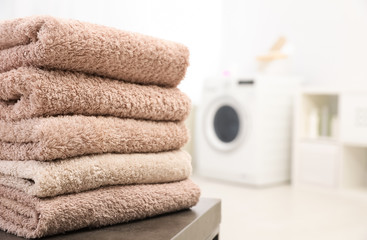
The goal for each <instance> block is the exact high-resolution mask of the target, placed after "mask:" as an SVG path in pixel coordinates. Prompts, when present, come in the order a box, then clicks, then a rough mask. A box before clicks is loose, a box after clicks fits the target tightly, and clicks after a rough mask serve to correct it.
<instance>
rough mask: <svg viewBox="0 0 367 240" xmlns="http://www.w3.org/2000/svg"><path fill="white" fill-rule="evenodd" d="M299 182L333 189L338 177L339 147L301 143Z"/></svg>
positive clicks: (326, 144) (327, 144)
mask: <svg viewBox="0 0 367 240" xmlns="http://www.w3.org/2000/svg"><path fill="white" fill-rule="evenodd" d="M299 161H300V164H299V172H300V176H299V177H300V181H301V182H302V183H305V184H316V185H322V186H326V187H335V186H336V185H337V177H338V166H339V165H338V163H339V146H338V145H335V144H329V143H318V142H316V143H315V142H303V143H300V146H299Z"/></svg>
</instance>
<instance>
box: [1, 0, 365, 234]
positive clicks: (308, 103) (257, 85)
mask: <svg viewBox="0 0 367 240" xmlns="http://www.w3.org/2000/svg"><path fill="white" fill-rule="evenodd" d="M30 15H52V16H55V17H63V18H73V19H78V20H82V21H88V22H92V23H97V24H103V25H107V26H111V27H116V28H119V29H124V30H129V31H134V32H140V33H143V34H147V35H152V36H155V37H159V38H163V39H168V40H172V41H176V42H181V43H183V44H185V45H186V46H188V48H189V50H190V67H189V69H188V71H187V74H186V78H185V80H184V81H183V82H182V83H181V84H180V85H179V88H180V89H181V90H182V91H183V92H185V93H186V94H187V95H188V96H189V97H190V98H191V99H192V102H193V111H192V114H191V116H190V118H189V119H188V120H187V121H188V126H189V128H190V129H191V132H192V136H191V142H190V143H189V145H188V146H187V149H188V150H189V151H190V153H191V154H192V156H193V165H194V168H195V169H194V178H195V180H196V181H197V182H198V183H199V185H200V187H201V189H202V196H204V197H205V196H208V197H217V198H221V199H222V204H223V208H222V209H223V212H222V213H223V218H222V223H221V238H222V239H333V240H334V239H367V59H366V56H367V44H366V43H367V0H350V1H346V0H334V1H332V0H322V1H317V0H308V1H306V0H297V1H291V0H275V1H274V0H212V1H209V0H201V1H194V0H186V1H178V0H157V1H149V0H137V1H119V0H104V1H98V0H89V1H87V0H78V1H75V0H64V1H56V0H2V1H1V2H0V20H5V19H11V18H17V17H24V16H30Z"/></svg>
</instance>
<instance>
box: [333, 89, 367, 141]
mask: <svg viewBox="0 0 367 240" xmlns="http://www.w3.org/2000/svg"><path fill="white" fill-rule="evenodd" d="M340 111H341V115H342V116H343V120H342V122H341V141H342V142H344V143H346V144H358V145H365V146H367V94H361V93H345V94H343V95H342V96H341V104H340Z"/></svg>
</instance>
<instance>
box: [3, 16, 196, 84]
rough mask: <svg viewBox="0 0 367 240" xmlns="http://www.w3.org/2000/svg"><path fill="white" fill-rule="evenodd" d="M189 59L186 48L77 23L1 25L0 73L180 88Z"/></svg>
mask: <svg viewBox="0 0 367 240" xmlns="http://www.w3.org/2000/svg"><path fill="white" fill-rule="evenodd" d="M188 58H189V51H188V49H187V48H186V47H185V46H184V45H182V44H178V43H174V42H171V41H166V40H162V39H157V38H154V37H150V36H145V35H142V34H138V33H133V32H127V31H122V30H118V29H115V28H110V27H105V26H100V25H95V24H91V23H85V22H80V21H77V20H66V19H57V18H53V17H48V16H46V17H39V16H36V17H27V18H18V19H14V20H7V21H2V22H0V72H4V71H9V70H11V69H14V68H17V67H20V66H35V67H42V68H48V69H59V70H71V71H80V72H85V73H90V74H96V75H99V76H105V77H110V78H115V79H119V80H124V81H127V82H132V83H139V84H155V85H159V86H164V87H175V86H177V85H178V84H179V83H180V81H181V80H182V79H183V78H184V76H185V73H186V69H187V67H188V65H189V61H188Z"/></svg>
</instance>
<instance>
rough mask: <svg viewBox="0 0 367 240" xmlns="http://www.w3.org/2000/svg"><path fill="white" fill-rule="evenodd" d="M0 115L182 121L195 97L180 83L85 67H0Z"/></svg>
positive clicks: (18, 118) (12, 116) (16, 118)
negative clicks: (95, 72)
mask: <svg viewBox="0 0 367 240" xmlns="http://www.w3.org/2000/svg"><path fill="white" fill-rule="evenodd" d="M0 83H1V84H0V118H1V119H6V120H20V119H24V118H34V117H42V116H51V115H67V114H81V115H110V116H116V117H122V118H134V119H147V120H164V121H181V120H184V119H185V118H186V116H187V115H188V113H189V111H190V99H189V98H188V97H187V96H186V95H185V94H184V93H182V92H181V91H180V90H179V89H177V88H163V87H158V86H155V85H150V86H144V85H137V84H131V83H125V82H123V81H118V80H112V79H108V78H100V77H95V76H90V75H86V74H82V73H73V72H63V71H45V70H41V69H36V68H30V67H21V68H18V69H15V70H11V71H8V72H5V73H0Z"/></svg>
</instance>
